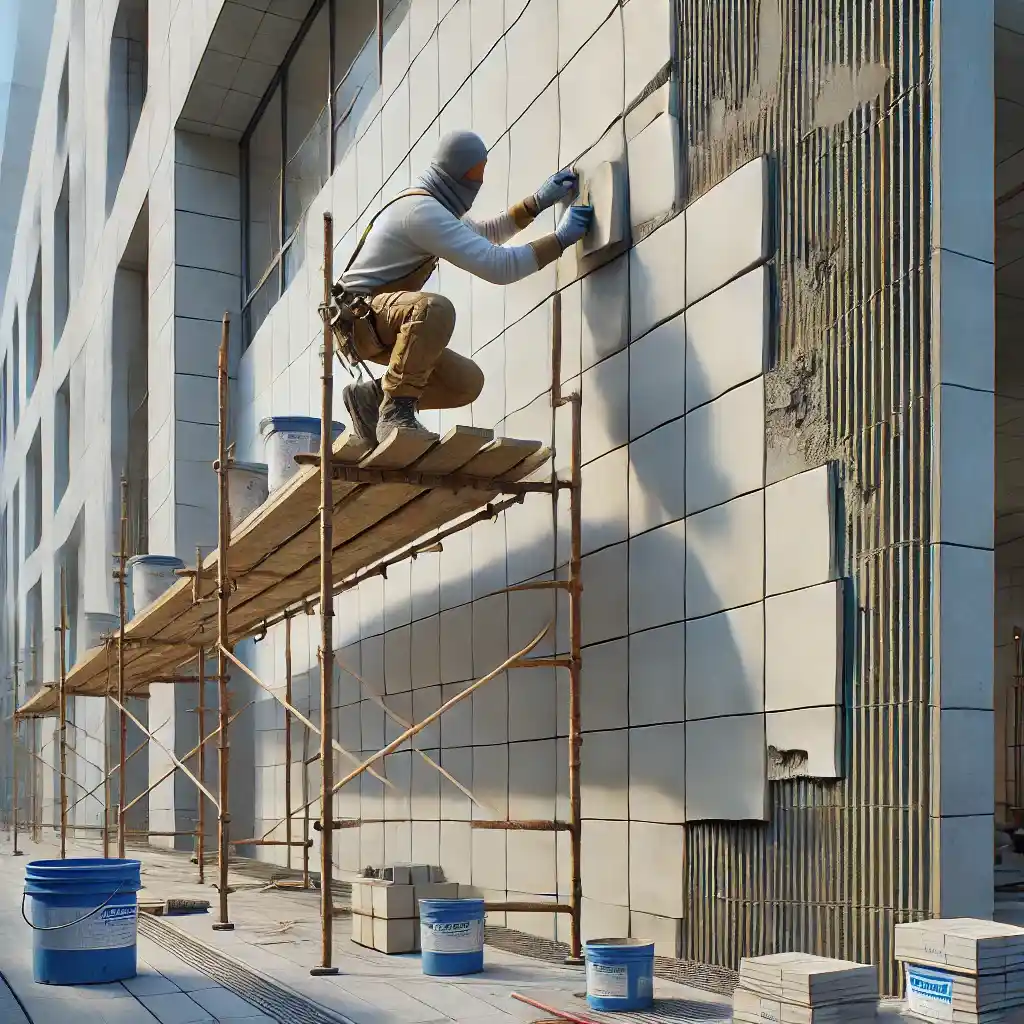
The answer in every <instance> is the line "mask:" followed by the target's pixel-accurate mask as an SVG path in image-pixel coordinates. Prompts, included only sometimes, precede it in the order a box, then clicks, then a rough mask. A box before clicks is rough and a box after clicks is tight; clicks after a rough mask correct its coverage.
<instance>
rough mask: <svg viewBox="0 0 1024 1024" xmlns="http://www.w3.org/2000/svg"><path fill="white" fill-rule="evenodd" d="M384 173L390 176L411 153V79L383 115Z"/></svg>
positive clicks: (390, 101)
mask: <svg viewBox="0 0 1024 1024" xmlns="http://www.w3.org/2000/svg"><path fill="white" fill-rule="evenodd" d="M381 145H382V153H383V165H382V166H383V171H384V174H385V175H387V176H390V175H391V173H392V172H393V171H394V170H395V169H396V168H397V167H398V165H399V164H400V163H401V162H402V161H403V160H404V159H405V156H406V154H407V153H408V152H409V145H410V141H409V79H408V78H403V79H402V83H401V85H399V86H398V88H397V89H395V91H394V92H393V93H392V94H391V98H390V99H389V100H388V101H387V103H385V104H384V110H383V112H382V113H381Z"/></svg>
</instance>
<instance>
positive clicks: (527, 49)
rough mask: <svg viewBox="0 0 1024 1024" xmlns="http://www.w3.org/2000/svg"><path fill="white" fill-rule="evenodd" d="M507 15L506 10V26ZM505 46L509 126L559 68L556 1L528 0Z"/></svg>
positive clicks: (512, 27)
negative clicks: (506, 49) (506, 51)
mask: <svg viewBox="0 0 1024 1024" xmlns="http://www.w3.org/2000/svg"><path fill="white" fill-rule="evenodd" d="M508 16H509V11H508V10H507V9H506V11H505V17H506V25H508ZM505 45H506V46H507V48H508V123H509V124H510V125H512V124H515V122H516V121H518V120H519V118H520V117H521V116H522V115H523V113H524V112H525V111H526V110H527V108H528V107H529V106H530V104H531V103H533V101H534V100H535V99H536V98H537V97H538V96H539V95H540V94H541V93H542V92H543V91H544V90H545V89H546V88H547V86H548V83H550V82H551V80H552V79H553V78H554V77H555V75H556V73H557V71H558V0H530V3H529V4H528V5H527V7H526V10H525V11H524V12H523V14H522V16H521V17H520V18H519V20H518V21H516V23H515V24H514V25H511V26H510V27H509V29H508V33H507V35H506V36H505ZM548 173H549V174H550V173H551V172H550V171H549V172H548ZM538 184H539V183H538Z"/></svg>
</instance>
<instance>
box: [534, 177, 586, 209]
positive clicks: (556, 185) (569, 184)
mask: <svg viewBox="0 0 1024 1024" xmlns="http://www.w3.org/2000/svg"><path fill="white" fill-rule="evenodd" d="M579 186H580V179H579V176H578V175H577V174H576V172H575V171H574V170H572V168H569V167H567V168H566V169H565V170H564V171H559V172H558V173H557V174H552V175H551V177H550V178H548V180H547V181H545V182H544V184H543V185H541V187H540V188H539V189H537V191H536V192H535V193H534V194H533V201H534V202H535V203H536V204H537V211H538V212H540V211H541V210H547V209H548V208H549V207H552V206H554V205H555V203H560V202H562V200H564V199H568V198H569V197H570V196H572V195H574V194H575V193H576V190H577V189H578V188H579Z"/></svg>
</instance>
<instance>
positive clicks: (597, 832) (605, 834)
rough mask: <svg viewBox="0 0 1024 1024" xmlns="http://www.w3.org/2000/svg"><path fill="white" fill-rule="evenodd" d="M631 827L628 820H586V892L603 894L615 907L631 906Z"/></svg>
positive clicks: (584, 857) (582, 871)
mask: <svg viewBox="0 0 1024 1024" xmlns="http://www.w3.org/2000/svg"><path fill="white" fill-rule="evenodd" d="M629 829H630V825H629V824H628V823H627V822H625V821H584V822H583V831H582V858H581V860H582V863H581V875H582V877H583V891H584V892H593V893H600V894H601V901H602V902H603V903H609V904H611V905H613V906H619V907H627V906H629V903H630V900H629V888H630V845H631V844H630V841H629ZM681 874H682V865H681V864H680V875H681Z"/></svg>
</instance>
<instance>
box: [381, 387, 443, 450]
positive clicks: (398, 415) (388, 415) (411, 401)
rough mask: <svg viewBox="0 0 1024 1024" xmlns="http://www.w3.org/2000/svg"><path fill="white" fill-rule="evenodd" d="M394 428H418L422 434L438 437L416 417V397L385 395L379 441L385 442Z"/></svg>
mask: <svg viewBox="0 0 1024 1024" xmlns="http://www.w3.org/2000/svg"><path fill="white" fill-rule="evenodd" d="M393 430H417V431H419V432H420V433H421V434H426V435H428V436H430V437H436V436H437V435H436V434H433V433H431V431H429V430H427V428H426V427H425V426H423V424H422V423H420V421H419V420H418V419H416V399H415V398H396V397H395V396H394V395H388V394H385V395H384V401H383V402H381V403H380V418H379V419H378V420H377V443H378V444H383V443H384V442H385V441H386V440H387V439H388V438H389V437H390V436H391V432H392V431H393Z"/></svg>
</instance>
